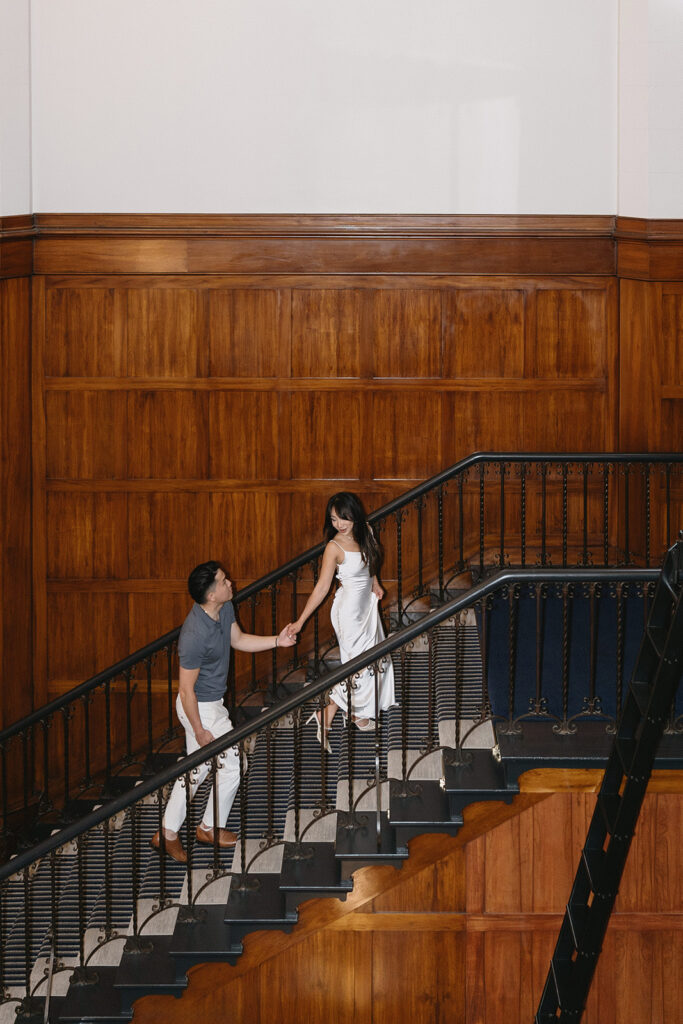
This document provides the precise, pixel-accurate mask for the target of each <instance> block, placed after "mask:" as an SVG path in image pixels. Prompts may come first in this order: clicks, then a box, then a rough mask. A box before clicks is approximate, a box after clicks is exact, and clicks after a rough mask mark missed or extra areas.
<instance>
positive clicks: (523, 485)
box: [519, 462, 527, 568]
mask: <svg viewBox="0 0 683 1024" xmlns="http://www.w3.org/2000/svg"><path fill="white" fill-rule="evenodd" d="M519 472H520V489H519V503H520V520H521V524H520V528H521V534H522V535H521V549H522V550H521V554H522V568H524V567H525V565H526V474H527V464H526V462H523V463H522V464H521V466H520V467H519Z"/></svg>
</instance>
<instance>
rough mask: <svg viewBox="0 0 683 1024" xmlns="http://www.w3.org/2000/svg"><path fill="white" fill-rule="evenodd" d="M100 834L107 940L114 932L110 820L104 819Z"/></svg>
mask: <svg viewBox="0 0 683 1024" xmlns="http://www.w3.org/2000/svg"><path fill="white" fill-rule="evenodd" d="M102 833H103V835H104V934H105V937H106V938H107V939H109V938H111V936H112V934H113V932H114V928H113V926H112V865H111V858H112V851H111V818H105V820H104V821H103V822H102ZM132 863H133V870H135V862H134V861H133V862H132Z"/></svg>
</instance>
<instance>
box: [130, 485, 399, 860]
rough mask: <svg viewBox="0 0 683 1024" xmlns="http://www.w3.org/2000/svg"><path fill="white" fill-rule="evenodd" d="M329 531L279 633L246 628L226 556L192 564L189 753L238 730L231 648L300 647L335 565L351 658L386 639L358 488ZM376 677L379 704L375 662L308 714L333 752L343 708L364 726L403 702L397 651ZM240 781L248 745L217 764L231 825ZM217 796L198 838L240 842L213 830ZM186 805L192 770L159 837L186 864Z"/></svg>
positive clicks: (221, 810) (186, 665)
mask: <svg viewBox="0 0 683 1024" xmlns="http://www.w3.org/2000/svg"><path fill="white" fill-rule="evenodd" d="M323 533H324V538H325V540H327V542H328V543H327V545H326V547H325V551H324V553H323V559H322V567H321V571H320V577H319V579H318V582H317V583H316V585H315V587H314V589H313V591H312V593H311V595H310V597H309V598H308V600H307V602H306V605H305V607H304V610H303V612H302V613H301V615H300V616H299V618H298V619H297V620H296V622H290V623H289V624H288V625H287V626H285V628H284V629H283V630H282V631H281V632H280V633H279V634H278V635H277V636H257V635H254V634H250V633H244V632H243V631H242V630H241V629H240V627H239V625H238V624H237V622H236V620H235V612H234V609H233V605H232V593H233V591H232V583H231V581H230V580H229V579H228V577H227V575H226V573H225V570H224V569H223V567H222V565H221V564H220V563H219V562H203V563H202V564H201V565H198V566H197V567H196V568H195V569H193V570H192V572H191V573H190V576H189V579H188V590H189V593H190V596H191V597H192V598H193V600H194V602H195V603H194V605H193V606H192V608H191V610H190V613H189V614H188V616H187V618H186V619H185V622H184V623H183V626H182V628H181V630H180V636H179V638H178V659H179V662H180V669H179V683H178V697H177V699H176V711H177V714H178V719H179V720H180V722H181V724H182V726H183V728H184V729H185V739H186V745H187V753H188V754H191V753H193V752H194V751H195V750H198V749H199V747H203V746H206V744H207V743H210V742H211V741H212V740H214V739H216V738H217V737H218V736H222V735H224V734H225V733H227V732H229V731H230V730H231V729H232V723H231V721H230V717H229V715H228V712H227V710H226V708H225V706H224V704H223V695H224V693H225V690H226V687H227V675H228V667H229V664H230V649H231V647H234V648H235V649H236V650H238V651H247V652H249V653H255V652H257V651H266V650H270V649H272V648H273V647H291V646H293V645H294V644H295V643H296V641H297V636H298V634H299V633H300V632H301V630H302V628H303V626H304V624H305V623H306V621H307V619H308V618H310V616H311V615H312V614H313V612H314V611H315V610H316V608H317V607H318V606H319V605H320V604H321V603H322V602H323V601H324V599H325V597H326V596H327V594H328V591H329V589H330V586H331V585H332V581H333V579H334V576H335V573H336V576H337V579H338V581H339V583H340V586H339V588H338V589H337V592H336V594H335V597H334V601H333V603H332V609H331V618H332V625H333V627H334V631H335V633H336V636H337V641H338V644H339V654H340V658H341V661H342V663H344V662H347V661H350V660H351V659H352V658H355V657H357V656H358V655H360V654H362V653H363V652H364V651H366V650H368V648H370V647H374V645H375V644H377V643H379V642H380V640H382V639H384V630H383V629H382V623H381V620H380V615H379V601H380V599H381V598H382V597H383V595H384V591H383V590H382V587H381V586H380V584H379V582H378V580H377V573H378V571H379V567H380V561H381V554H380V550H379V546H378V544H377V542H376V540H375V537H374V534H373V532H372V528H371V526H370V525H369V523H368V522H367V518H366V515H365V510H364V509H363V505H362V503H361V500H360V498H358V496H357V495H355V494H351V493H350V492H347V491H342V492H340V493H339V494H334V495H333V496H332V497H331V498H330V500H329V501H328V503H327V509H326V511H325V522H324V527H323ZM377 683H378V686H377V693H378V705H379V706H378V707H376V706H375V676H374V673H373V672H372V671H371V670H369V669H366V670H365V671H363V672H362V673H361V674H360V675H359V677H358V678H357V679H354V682H353V684H352V688H351V702H350V703H351V707H350V708H349V707H348V704H349V701H348V690H347V686H346V684H345V683H339V684H337V685H336V686H334V687H333V688H332V689H331V691H330V695H329V696H330V701H329V703H328V704H327V705H326V706H325V709H324V712H323V716H322V717H323V720H322V722H321V720H320V719H321V716H320V712H319V711H314V712H313V714H312V715H311V717H310V718H309V719H308V722H315V724H316V728H317V735H318V740H319V741H320V742H321V743H322V744H323V745H324V747H325V749H326V750H327V751H328V753H329V752H331V748H330V743H329V735H328V733H329V728H330V725H331V724H332V720H333V718H334V716H335V714H336V713H337V710H338V709H340V708H341V710H342V712H343V714H344V716H345V717H347V716H348V717H349V718H350V719H351V721H352V722H354V724H355V725H356V726H357V728H359V729H361V730H364V731H365V730H369V729H374V726H375V722H374V719H375V718H376V715H377V713H378V711H384V710H386V709H387V708H389V707H391V706H392V705H393V704H394V703H395V700H394V673H393V666H392V664H391V661H390V660H387V661H386V662H385V663H383V664H382V667H381V669H380V673H379V678H378V680H377ZM208 770H209V765H208V764H206V765H202V766H201V768H200V769H198V770H197V772H196V775H195V777H194V778H193V782H192V794H191V795H192V797H194V794H195V792H196V790H197V787H198V786H199V785H200V784H201V782H203V780H204V779H205V778H206V775H207V773H208ZM239 782H240V769H239V752H238V750H237V748H235V747H231V748H230V749H229V750H226V751H225V752H224V754H222V755H221V757H220V759H219V768H218V771H217V773H216V785H217V787H218V800H217V804H218V817H219V821H220V822H222V823H223V824H224V823H225V822H226V821H227V818H228V815H229V813H230V808H231V807H232V802H233V800H234V798H235V794H236V792H237V789H238V787H239ZM213 804H214V800H213V793H211V794H210V795H209V799H208V802H207V805H206V809H205V811H204V817H203V819H202V821H201V822H200V824H199V825H198V826H197V832H196V837H197V841H198V842H200V843H208V844H212V845H213V844H214V843H216V842H217V843H218V845H219V846H223V847H229V846H234V845H235V843H236V842H237V836H236V835H235V833H234V832H230V831H229V830H228V829H226V828H223V827H219V828H217V830H216V832H214V821H213ZM185 813H186V799H185V785H184V779H183V778H179V779H177V780H176V782H175V784H174V786H173V790H172V792H171V796H170V798H169V801H168V804H167V805H166V810H165V812H164V819H163V827H162V828H161V829H160V831H159V832H156V833H155V834H154V836H153V837H152V839H151V841H150V842H151V845H152V846H153V847H154V849H157V850H160V851H161V852H166V853H167V854H168V855H169V856H170V857H172V858H173V859H174V860H176V861H179V862H180V863H186V861H187V854H186V852H185V850H184V848H183V846H182V843H181V842H180V839H179V838H178V832H179V831H180V828H181V826H182V824H183V821H184V820H185Z"/></svg>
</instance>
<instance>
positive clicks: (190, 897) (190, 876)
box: [185, 757, 218, 907]
mask: <svg viewBox="0 0 683 1024" xmlns="http://www.w3.org/2000/svg"><path fill="white" fill-rule="evenodd" d="M209 771H210V773H211V781H212V783H213V786H212V788H213V790H214V793H215V791H216V758H215V757H212V758H211V768H210V769H209ZM198 773H199V766H197V767H196V768H193V769H192V770H191V771H189V772H186V773H185V831H186V837H187V905H188V907H191V906H192V903H193V901H194V871H193V866H192V861H193V858H194V840H195V836H194V829H193V828H192V817H191V806H192V797H193V795H194V793H193V788H194V787H193V785H192V783H193V776H194V777H195V778H196V777H197V774H198ZM215 813H216V808H215V805H214V814H215ZM200 824H201V820H200ZM217 837H218V822H217V821H216V819H215V818H214V819H213V838H214V842H215V841H216V839H217Z"/></svg>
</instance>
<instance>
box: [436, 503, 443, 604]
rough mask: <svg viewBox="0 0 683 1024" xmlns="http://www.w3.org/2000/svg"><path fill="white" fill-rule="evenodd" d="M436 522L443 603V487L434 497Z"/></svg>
mask: <svg viewBox="0 0 683 1024" xmlns="http://www.w3.org/2000/svg"><path fill="white" fill-rule="evenodd" d="M436 502H437V504H436V510H437V511H436V522H437V543H438V552H439V553H438V560H439V601H443V599H444V593H443V487H439V489H438V491H437V496H436Z"/></svg>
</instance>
